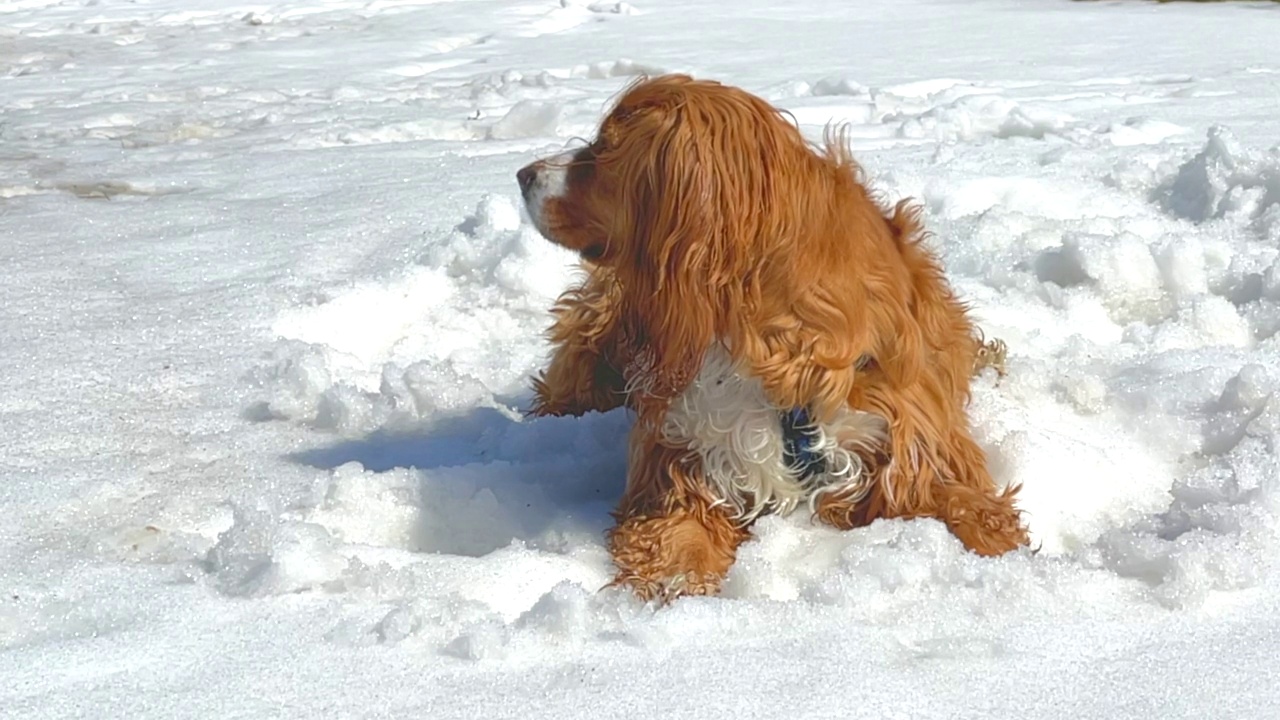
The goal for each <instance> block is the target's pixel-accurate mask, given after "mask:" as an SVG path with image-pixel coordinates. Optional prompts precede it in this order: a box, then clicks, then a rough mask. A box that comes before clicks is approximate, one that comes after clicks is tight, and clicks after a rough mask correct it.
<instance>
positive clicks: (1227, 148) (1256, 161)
mask: <svg viewBox="0 0 1280 720" xmlns="http://www.w3.org/2000/svg"><path fill="white" fill-rule="evenodd" d="M1154 199H1155V200H1156V201H1157V202H1158V203H1160V205H1161V206H1162V207H1164V208H1165V210H1167V211H1168V212H1169V213H1171V214H1172V215H1174V216H1175V217H1180V218H1184V219H1187V220H1190V221H1192V222H1195V223H1203V222H1206V221H1209V220H1218V219H1223V218H1241V219H1247V220H1248V221H1251V222H1254V223H1256V224H1257V225H1258V227H1259V229H1260V230H1262V232H1263V234H1264V236H1266V237H1269V238H1270V239H1272V240H1273V241H1275V240H1280V226H1278V225H1277V224H1276V221H1277V219H1280V211H1278V210H1276V207H1277V205H1280V147H1278V148H1273V149H1272V151H1271V152H1270V153H1267V154H1262V153H1258V152H1251V151H1249V150H1248V149H1246V148H1245V147H1243V146H1242V145H1241V144H1240V142H1239V141H1238V140H1236V137H1235V135H1234V134H1233V133H1232V132H1231V130H1230V129H1229V128H1227V127H1225V126H1222V125H1214V126H1212V127H1210V128H1209V131H1208V139H1207V140H1206V141H1205V145H1204V148H1202V149H1201V150H1200V152H1199V153H1197V154H1196V155H1195V157H1193V158H1191V159H1190V160H1188V161H1187V162H1185V163H1184V164H1183V165H1182V166H1181V167H1180V168H1178V171H1177V173H1176V174H1175V175H1173V176H1172V177H1170V178H1169V179H1168V180H1167V181H1165V182H1164V183H1162V184H1161V185H1160V186H1159V187H1158V188H1156V190H1155V192H1154Z"/></svg>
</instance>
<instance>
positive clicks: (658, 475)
mask: <svg viewBox="0 0 1280 720" xmlns="http://www.w3.org/2000/svg"><path fill="white" fill-rule="evenodd" d="M553 170H554V171H556V172H559V173H561V175H560V176H558V177H559V178H560V180H559V182H560V183H562V186H557V187H556V188H555V190H556V191H555V192H552V191H545V192H543V191H542V190H540V188H541V187H542V185H540V184H539V183H540V182H541V181H540V180H539V177H538V175H539V173H543V174H547V173H550V172H552V171H553ZM519 176H520V183H521V187H522V189H524V190H525V198H526V202H527V203H528V204H529V205H530V213H531V215H533V216H535V221H536V222H537V224H538V226H539V228H540V229H541V231H542V232H543V233H544V234H545V235H546V236H547V237H548V238H549V239H551V240H552V241H554V242H556V243H558V244H560V245H563V246H564V247H567V248H570V249H572V250H575V251H577V252H579V253H580V254H581V255H582V257H583V259H584V267H585V268H586V270H587V275H586V278H585V280H584V281H583V282H582V283H581V284H580V285H579V286H578V287H575V288H573V289H571V290H569V291H568V292H567V293H566V294H565V295H564V296H563V297H562V298H561V299H560V301H559V302H558V303H557V305H556V307H555V309H554V314H555V323H554V325H553V327H552V329H551V332H550V338H551V341H552V343H553V346H554V354H553V357H552V359H551V361H550V364H549V366H548V367H547V369H546V370H545V371H544V372H543V373H542V374H540V375H539V377H537V378H535V380H534V390H535V404H534V407H533V412H534V413H535V414H553V415H561V414H581V413H584V412H587V411H591V410H599V411H605V410H610V409H612V408H615V407H618V406H621V405H623V404H626V405H628V406H629V407H631V408H632V409H634V411H635V412H636V415H637V420H636V425H635V427H634V429H633V431H632V436H631V441H630V446H631V447H630V465H629V469H628V477H627V487H626V491H625V493H624V495H623V498H622V500H621V503H620V505H619V507H618V509H617V511H616V513H615V517H616V520H617V525H616V527H615V528H614V529H613V530H611V531H610V536H609V541H610V550H611V552H612V555H613V558H614V561H615V564H616V565H617V568H618V577H617V580H618V582H620V583H624V584H627V585H630V586H631V587H633V588H634V589H635V590H636V592H638V593H639V594H640V595H641V596H643V597H652V596H655V595H664V596H669V595H675V594H683V593H698V594H702V593H713V592H715V591H717V590H718V588H719V585H720V581H721V580H722V578H723V577H724V575H725V573H727V571H728V569H729V567H730V566H731V564H732V562H733V557H734V553H735V551H736V548H737V546H738V544H739V543H741V542H742V541H743V540H744V539H746V538H747V537H748V532H749V531H748V528H746V527H744V524H743V523H742V522H739V518H735V517H733V516H732V515H731V513H730V511H729V510H728V509H727V507H726V505H725V503H723V502H720V501H721V500H723V498H719V497H717V496H716V493H715V490H714V487H713V485H712V484H710V483H708V482H707V477H706V476H705V474H704V470H703V468H702V467H700V465H699V462H698V455H697V454H696V453H694V452H692V451H691V450H690V448H689V447H685V446H681V445H679V444H673V443H671V442H670V441H669V439H668V438H666V437H664V435H663V433H662V432H660V428H661V426H662V421H663V418H664V416H665V415H666V413H667V412H668V410H669V408H670V407H671V403H672V402H673V401H674V400H675V399H676V398H678V397H679V396H680V395H681V393H683V392H685V391H686V389H687V388H688V387H689V386H690V383H692V382H694V379H695V378H696V377H697V375H698V373H699V371H700V369H701V367H702V363H703V359H704V357H705V356H706V354H707V352H708V348H710V347H712V346H713V345H716V344H718V345H719V346H722V347H723V348H725V349H726V350H727V352H728V353H729V354H730V355H731V356H732V359H733V360H734V361H736V362H737V363H738V366H739V367H740V368H741V372H743V373H745V374H747V375H749V376H751V377H753V378H756V379H758V380H759V381H760V383H761V384H762V385H763V388H764V393H765V395H766V396H767V398H768V401H769V402H770V403H771V404H772V406H773V407H776V408H779V409H786V408H797V407H805V408H808V409H809V411H810V412H811V413H812V414H813V416H814V417H815V419H816V420H818V421H822V420H824V419H830V418H832V417H833V416H835V414H836V413H838V412H841V411H849V410H852V411H858V412H862V413H872V414H874V415H876V416H878V417H879V418H883V420H884V422H885V424H887V428H888V432H887V440H886V441H884V442H880V443H878V446H877V447H874V448H871V449H866V448H863V449H862V450H860V451H859V452H860V460H861V462H862V467H863V468H864V470H865V472H866V473H867V475H868V476H869V477H870V479H871V481H870V482H869V484H868V486H867V490H866V491H865V492H861V493H857V494H847V493H846V494H841V493H833V494H827V495H823V496H822V497H821V498H820V499H819V500H818V502H817V503H816V505H815V507H814V514H815V516H816V517H817V518H818V519H820V520H821V521H824V522H826V523H829V524H831V525H833V526H835V527H838V528H846V529H847V528H853V527H857V526H861V525H865V524H867V523H870V522H871V521H873V520H875V519H876V518H882V517H884V518H914V517H933V518H938V519H940V520H941V521H943V522H944V523H946V525H947V527H948V528H950V530H951V531H952V532H953V533H954V534H955V535H956V536H957V537H958V538H959V539H960V540H961V541H962V542H963V543H964V544H965V546H967V547H968V548H970V549H971V550H973V551H975V552H977V553H980V554H984V555H996V554H1000V553H1003V552H1005V551H1008V550H1011V549H1013V548H1016V547H1018V546H1020V545H1024V544H1026V542H1027V534H1026V531H1025V529H1024V527H1023V525H1022V523H1021V521H1020V516H1019V513H1018V511H1017V510H1016V508H1015V505H1014V496H1015V493H1016V488H1011V489H1008V490H1005V491H1000V490H998V488H997V487H996V485H995V484H994V483H993V481H992V479H991V476H990V474H989V472H988V470H987V465H986V459H985V457H984V454H983V452H982V450H981V448H980V447H979V446H978V445H977V443H975V442H974V440H973V438H972V436H971V435H970V431H969V425H968V418H967V415H966V411H965V408H966V405H967V403H968V400H969V383H970V378H971V375H972V373H973V370H974V363H975V356H976V354H977V352H978V350H979V348H980V347H981V345H982V343H981V337H980V335H979V334H978V332H977V331H976V329H975V327H974V325H973V324H972V322H971V321H970V319H969V318H968V316H967V314H966V311H965V308H964V306H963V305H962V304H961V303H960V302H959V301H958V300H957V299H956V297H955V296H954V294H953V293H952V291H951V289H950V287H949V285H948V284H947V281H946V279H945V277H944V276H943V273H942V270H941V268H940V266H939V263H938V261H937V260H936V259H935V258H934V257H933V255H932V254H931V253H930V252H929V250H928V249H927V248H926V247H925V245H924V244H922V241H921V239H922V235H923V233H922V231H921V228H920V224H919V215H918V212H917V210H916V209H915V208H914V207H912V206H911V205H910V204H908V203H907V202H905V201H904V202H901V203H899V204H898V205H897V206H896V207H894V208H893V209H892V210H891V211H888V212H886V211H885V210H884V209H882V208H881V207H880V206H879V205H878V204H877V203H876V201H875V200H874V199H873V198H872V196H871V195H870V194H869V192H868V190H867V188H866V187H865V185H864V183H863V179H862V175H861V171H860V170H859V168H858V166H857V164H856V163H855V162H854V160H853V158H852V157H851V156H850V153H849V151H848V149H847V147H846V144H845V142H844V139H843V137H841V136H840V134H839V133H828V136H827V137H826V138H825V143H824V144H823V145H822V146H821V147H814V146H813V145H812V144H810V143H809V142H807V141H806V140H805V139H804V137H803V136H802V135H801V134H800V132H799V131H798V129H797V128H796V127H795V125H794V124H793V123H791V122H789V121H788V119H787V117H786V116H784V115H783V114H782V113H780V112H779V111H778V110H776V109H775V108H773V107H772V106H771V105H769V104H768V103H767V102H765V101H764V100H762V99H760V98H758V97H755V96H753V95H751V94H749V93H747V92H745V91H742V90H739V89H736V88H732V87H728V86H725V85H721V84H719V83H715V82H710V81H704V80H694V79H691V78H689V77H685V76H662V77H656V78H649V79H642V80H640V81H638V82H636V83H635V84H633V85H632V86H631V87H629V88H628V89H627V90H626V91H625V92H624V94H623V95H622V97H621V99H620V100H619V101H618V103H617V104H616V106H615V107H614V109H613V110H612V112H610V113H609V114H608V116H607V117H605V119H604V121H603V122H602V124H601V126H600V129H599V133H598V135H597V137H596V138H595V140H594V141H593V142H592V143H591V144H590V145H589V146H588V147H585V148H582V149H581V150H578V151H577V152H575V153H572V154H571V155H568V156H565V157H562V158H560V159H558V160H543V161H539V162H537V163H534V164H532V165H530V166H528V167H526V168H524V169H522V170H521V172H520V173H519ZM548 182H550V181H548Z"/></svg>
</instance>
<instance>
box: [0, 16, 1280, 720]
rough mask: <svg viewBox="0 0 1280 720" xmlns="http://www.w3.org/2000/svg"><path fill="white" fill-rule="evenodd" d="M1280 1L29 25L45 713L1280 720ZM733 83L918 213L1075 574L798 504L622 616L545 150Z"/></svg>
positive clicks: (26, 576)
mask: <svg viewBox="0 0 1280 720" xmlns="http://www.w3.org/2000/svg"><path fill="white" fill-rule="evenodd" d="M1276 37H1280V13H1278V12H1277V9H1276V6H1274V4H1270V3H1261V4H1254V3H1242V4H1236V3H1231V4H1212V5H1201V4H1190V3H1188V4H1179V3H1173V4H1157V3H1107V4H1103V3H1073V2H1055V1H1051V0H1037V1H1035V2H1026V1H1022V2H1014V1H1013V0H966V1H965V2H962V3H961V2H945V1H943V0H869V1H868V2H859V3H846V4H843V5H841V6H840V7H835V6H833V4H831V3H810V2H802V1H801V2H786V3H781V2H766V1H765V0H739V1H738V2H735V3H732V4H730V5H725V4H724V3H706V4H703V3H688V2H672V1H671V0H637V1H636V2H635V3H627V2H586V1H585V0H564V1H563V2H559V1H557V0H470V1H469V2H465V3H464V2H460V1H459V0H375V1H374V2H367V1H366V0H324V1H323V2H305V3H304V2H300V1H294V2H276V1H273V0H259V1H256V2H236V1H234V0H187V1H182V2H180V1H179V0H136V1H134V2H124V1H123V0H21V1H18V2H7V3H4V4H3V5H0V141H2V142H0V266H3V267H4V268H5V281H4V282H3V283H0V374H2V375H3V377H4V378H5V384H4V391H3V392H2V393H0V427H3V430H4V432H3V433H2V434H0V512H2V513H3V517H4V518H5V522H4V523H0V648H3V652H0V707H3V708H4V713H3V714H4V716H5V717H6V718H8V717H13V718H42V719H44V718H72V717H86V718H115V717H120V718H136V717H147V718H164V717H223V716H225V717H318V716H323V717H352V718H356V717H410V716H412V717H429V718H433V719H444V718H455V717H456V718H476V717H483V718H502V717H512V718H540V717H555V718H560V719H563V718H579V717H611V716H619V715H625V716H628V717H652V716H658V715H663V716H669V715H674V716H681V717H684V716H697V717H702V718H720V717H726V718H727V717H734V718H739V717H779V716H793V717H804V718H809V717H839V718H847V717H855V716H856V717H864V716H865V717H877V718H883V717H948V718H956V717H1006V716H1012V715H1015V714H1016V715H1018V716H1028V717H1036V718H1059V717H1060V718H1077V717H1134V718H1138V717H1143V718H1145V717H1161V718H1178V717H1197V718H1198V717H1205V716H1209V717H1271V716H1274V715H1275V714H1276V712H1277V710H1276V709H1277V707H1280V689H1278V688H1280V659H1277V658H1278V656H1277V654H1276V652H1275V647H1276V646H1277V644H1280V621H1277V619H1276V618H1277V617H1280V615H1278V614H1277V611H1280V592H1278V591H1280V559H1278V558H1280V522H1278V519H1280V457H1278V454H1280V450H1278V448H1280V407H1278V406H1277V403H1276V402H1275V400H1274V396H1275V394H1276V390H1277V386H1278V385H1280V339H1278V337H1280V336H1278V333H1280V146H1278V145H1277V143H1278V142H1280V138H1277V137H1276V125H1275V117H1276V112H1277V109H1278V107H1277V104H1276V97H1277V96H1280V63H1278V62H1277V59H1276V56H1275V52H1274V39H1275V38H1276ZM668 70H670V71H690V72H694V73H696V74H698V75H701V76H706V77H714V78H717V79H721V80H724V81H727V82H730V83H733V84H736V85H740V86H743V87H745V88H747V89H749V90H752V91H753V92H757V93H759V94H761V95H763V96H764V97H767V98H769V99H770V100H771V101H773V102H775V103H777V104H778V105H780V106H781V107H784V108H786V109H787V110H789V111H790V112H791V113H792V114H793V115H794V116H795V118H796V119H797V121H798V122H799V123H801V125H802V127H803V129H804V130H805V132H807V133H810V134H811V135H812V136H813V137H815V138H816V137H818V136H819V135H820V134H821V131H822V127H823V126H824V125H825V124H826V123H828V122H829V121H832V120H835V121H841V122H847V123H850V132H849V137H850V138H851V140H852V143H853V146H854V149H855V151H856V154H857V156H858V157H859V158H860V160H861V161H862V162H863V163H864V165H865V166H866V168H867V170H868V172H869V174H870V176H871V177H872V178H873V180H874V182H875V184H876V187H877V189H878V190H879V191H880V192H881V194H882V195H883V196H884V197H885V199H886V200H892V199H896V198H899V197H904V196H913V197H916V198H918V199H919V200H920V201H921V202H922V203H923V205H924V207H925V213H926V215H925V217H926V221H927V224H928V226H929V227H930V229H931V230H932V231H933V232H934V238H933V240H932V242H933V243H934V244H935V246H936V247H937V248H938V250H939V251H940V252H942V253H943V255H944V256H945V258H946V262H947V267H948V271H949V273H950V275H951V278H952V280H953V282H954V284H955V286H956V287H957V289H958V290H959V292H961V293H962V294H963V295H964V297H965V298H966V299H967V300H968V301H970V302H971V303H972V305H973V307H974V312H975V314H976V316H977V317H978V318H979V319H980V321H981V323H982V325H983V327H984V328H985V330H986V331H987V333H988V334H989V335H991V336H995V337H1000V338H1002V339H1004V340H1005V341H1006V342H1007V343H1008V345H1009V348H1010V355H1009V362H1008V370H1009V374H1008V376H1007V377H1005V378H1003V379H1002V380H1000V381H999V382H996V381H995V378H994V377H991V376H988V377H984V378H983V379H982V380H980V381H979V382H978V383H977V386H976V387H975V394H974V402H973V406H972V416H973V421H974V424H975V428H976V432H977V436H978V438H979V440H980V441H981V442H982V443H983V445H984V447H985V448H986V449H987V451H988V452H989V454H990V458H991V463H992V467H993V470H994V472H995V474H996V476H997V478H998V479H999V480H1000V481H1001V482H1008V483H1021V484H1022V485H1023V486H1024V489H1023V493H1022V500H1023V507H1024V509H1025V510H1026V512H1027V517H1028V520H1029V522H1030V524H1031V528H1032V531H1033V533H1034V536H1035V541H1036V543H1037V546H1038V548H1039V552H1037V553H1031V552H1017V553H1013V554H1010V555H1007V556H1004V557H1001V558H997V559H983V558H979V557H976V556H973V555H970V554H967V553H965V552H964V551H963V549H962V547H961V546H960V545H959V543H958V542H957V541H956V540H955V539H954V538H952V537H951V536H950V535H949V534H948V533H947V532H946V531H945V529H944V528H943V527H942V526H940V525H939V524H938V523H936V522H932V521H916V522H900V521H895V522H879V523H876V524H874V525H872V526H870V527H868V528H864V529H861V530H857V531H854V532H847V533H838V532H834V531H832V530H829V529H826V528H823V527H819V526H815V525H813V524H811V523H810V522H809V521H808V520H807V519H806V518H803V517H791V518H787V519H780V518H775V517H770V518H766V519H764V520H762V521H761V522H760V523H759V524H758V525H757V526H756V533H755V535H756V537H755V540H754V541H752V542H751V543H748V544H747V545H745V546H744V547H743V548H742V550H741V553H740V557H739V560H738V562H737V564H736V565H735V567H734V569H733V571H732V572H731V574H730V576H729V578H728V580H727V582H726V586H725V591H724V593H723V596H722V597H719V598H714V599H702V598H690V599H684V600H681V601H680V602H678V603H676V604H674V605H672V606H670V607H667V608H662V609H659V608H655V607H651V606H647V605H643V604H641V603H639V602H638V601H636V600H634V599H633V598H631V597H629V596H627V595H625V594H622V593H619V592H617V591H613V590H605V591H599V588H600V587H601V586H602V585H603V584H604V583H605V582H607V581H608V579H609V577H610V566H609V559H608V555H607V552H606V551H605V549H604V546H603V539H602V533H603V531H604V530H605V529H606V528H607V527H608V526H609V524H610V522H611V520H610V518H609V515H608V513H609V510H610V509H611V508H612V506H613V504H614V502H615V501H616V499H617V497H618V495H619V493H620V492H621V487H622V482H623V476H624V473H625V451H624V444H625V437H626V433H627V430H628V426H629V418H628V417H627V416H626V414H625V413H623V412H620V411H618V412H612V413H607V414H603V415H589V416H587V417H583V418H546V419H538V420H532V419H526V418H524V417H523V415H522V410H523V409H524V408H525V407H526V406H527V403H528V400H529V391H528V389H527V380H526V379H527V376H528V375H529V374H530V373H531V372H533V371H534V370H536V369H537V368H539V367H540V366H541V364H542V363H543V362H544V360H545V356H546V352H547V347H546V345H545V341H544V339H543V336H542V331H543V329H544V328H545V326H546V325H547V322H548V316H547V309H548V307H549V305H550V303H551V302H552V301H553V299H554V298H555V296H556V295H557V294H558V293H559V291H560V290H561V289H563V288H564V287H565V286H566V285H567V284H568V283H570V282H571V281H572V279H573V278H574V277H575V272H576V271H575V269H574V267H573V258H572V257H571V256H570V255H569V254H568V253H566V252H564V251H562V250H559V249H557V248H555V247H554V246H552V245H551V244H550V243H548V242H546V241H545V240H543V239H541V238H540V237H539V236H538V235H537V233H536V232H535V231H534V230H533V229H532V228H531V226H530V225H529V223H528V220H527V218H526V217H525V216H524V215H523V214H522V211H521V210H520V209H519V207H518V205H517V193H516V187H515V178H514V173H515V171H516V169H518V168H519V167H520V166H521V165H523V164H524V163H526V162H528V160H529V159H530V158H532V157H534V156H535V155H537V154H540V153H546V152H550V151H554V150H557V149H559V148H561V147H563V146H564V145H565V144H566V143H574V142H579V141H580V140H581V138H584V137H589V136H590V135H591V134H592V131H593V126H594V124H595V123H596V122H597V121H598V119H599V116H600V114H601V112H602V111H603V110H604V109H605V108H607V107H608V104H609V101H610V99H611V98H613V97H615V96H616V94H617V92H618V91H619V90H620V89H621V88H622V87H623V86H624V85H625V83H626V82H628V81H629V80H630V79H631V78H633V77H635V76H637V75H640V74H643V73H647V72H661V71H668Z"/></svg>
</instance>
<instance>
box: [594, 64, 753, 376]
mask: <svg viewBox="0 0 1280 720" xmlns="http://www.w3.org/2000/svg"><path fill="white" fill-rule="evenodd" d="M686 82H687V78H681V77H678V76H677V77H675V78H669V79H668V78H662V79H659V80H657V81H651V82H650V83H647V84H645V85H643V86H642V87H641V88H640V89H639V90H638V92H636V93H633V95H632V96H629V97H628V98H627V99H626V101H625V102H624V104H622V105H620V106H619V107H618V108H617V109H616V110H615V111H614V113H612V114H611V116H610V118H609V119H608V120H607V121H606V123H605V125H604V127H603V128H602V129H601V137H602V139H603V140H604V142H605V143H606V146H607V147H608V148H609V150H608V152H610V153H611V155H612V156H613V157H615V158H617V159H618V162H620V163H625V164H626V166H627V168H626V170H625V171H624V172H623V173H622V176H623V177H624V178H625V180H624V182H623V183H622V187H621V188H620V192H621V195H622V197H621V198H619V200H620V202H619V210H620V213H621V218H622V219H623V223H622V227H623V233H624V234H625V235H627V237H625V238H621V240H622V242H620V243H618V246H619V257H618V258H617V261H616V263H615V264H616V267H617V270H618V274H619V277H620V278H621V279H622V284H623V287H624V288H625V291H626V293H627V296H628V303H627V305H628V310H629V316H630V317H629V321H630V322H629V326H630V332H631V334H632V336H633V339H634V342H635V344H636V346H637V347H638V348H640V351H639V356H638V357H637V360H638V361H639V363H640V365H641V367H639V368H637V371H638V376H639V377H640V378H641V379H640V381H639V385H638V386H637V388H636V389H637V390H640V391H642V393H643V394H647V395H650V396H653V397H655V398H658V399H663V398H670V397H673V396H675V395H677V394H679V393H680V392H681V391H682V390H683V389H684V387H685V386H686V385H687V384H688V383H689V382H690V381H691V380H692V379H693V377H694V376H696V375H697V372H698V370H699V369H700V367H701V363H702V356H703V355H704V354H705V353H706V351H707V348H708V347H709V346H710V345H711V343H712V342H714V341H715V339H716V332H717V312H718V309H719V308H718V304H719V301H718V300H717V299H716V294H715V289H716V288H719V287H722V286H723V284H724V283H725V282H726V281H728V279H729V278H727V277H726V276H725V273H724V270H723V264H724V260H725V257H726V248H725V247H724V244H725V243H727V242H730V238H729V237H728V233H727V232H726V229H725V228H724V227H723V223H722V222H721V218H720V217H719V214H720V212H721V210H722V209H721V208H720V207H719V203H718V202H717V201H716V199H715V198H714V197H713V193H714V190H715V180H714V171H715V164H714V161H713V157H712V152H713V148H712V147H711V145H710V143H709V140H708V138H706V137H705V130H704V129H703V127H702V126H701V124H700V123H698V122H696V121H693V119H692V118H690V117H689V115H688V113H689V112H690V102H689V97H688V96H687V95H686V94H685V93H684V92H683V89H684V84H685V83H686Z"/></svg>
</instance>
